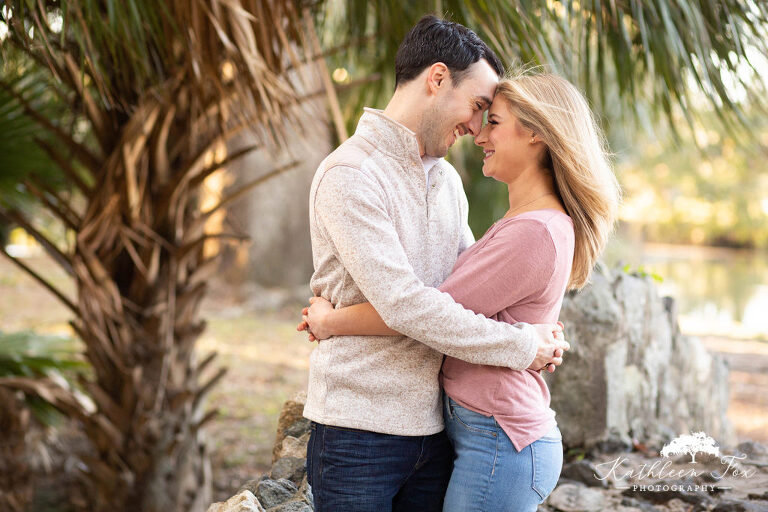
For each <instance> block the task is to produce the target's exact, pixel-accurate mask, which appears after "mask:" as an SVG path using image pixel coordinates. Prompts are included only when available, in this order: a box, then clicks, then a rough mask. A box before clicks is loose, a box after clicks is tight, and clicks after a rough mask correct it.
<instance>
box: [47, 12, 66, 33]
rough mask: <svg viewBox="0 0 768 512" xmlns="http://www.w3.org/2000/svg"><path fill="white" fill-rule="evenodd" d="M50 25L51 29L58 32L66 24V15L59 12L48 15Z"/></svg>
mask: <svg viewBox="0 0 768 512" xmlns="http://www.w3.org/2000/svg"><path fill="white" fill-rule="evenodd" d="M48 25H50V27H51V31H52V32H53V33H54V34H58V33H60V32H61V29H62V27H63V26H64V17H63V16H62V15H61V13H59V12H54V13H50V14H49V15H48Z"/></svg>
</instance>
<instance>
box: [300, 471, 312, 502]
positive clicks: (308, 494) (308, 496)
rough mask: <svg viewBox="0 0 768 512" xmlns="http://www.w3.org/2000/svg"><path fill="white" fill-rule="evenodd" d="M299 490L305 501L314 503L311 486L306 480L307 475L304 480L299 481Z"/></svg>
mask: <svg viewBox="0 0 768 512" xmlns="http://www.w3.org/2000/svg"><path fill="white" fill-rule="evenodd" d="M299 492H300V493H301V495H302V496H303V498H304V500H305V501H306V502H307V503H310V504H314V502H315V501H314V498H313V496H312V486H311V485H309V482H307V477H306V476H305V477H304V480H302V482H301V487H299Z"/></svg>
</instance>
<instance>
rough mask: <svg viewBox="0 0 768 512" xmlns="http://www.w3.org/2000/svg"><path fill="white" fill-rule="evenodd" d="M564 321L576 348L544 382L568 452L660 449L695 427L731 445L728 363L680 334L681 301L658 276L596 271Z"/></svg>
mask: <svg viewBox="0 0 768 512" xmlns="http://www.w3.org/2000/svg"><path fill="white" fill-rule="evenodd" d="M560 319H561V320H562V321H563V322H564V323H565V328H566V337H567V339H568V340H569V341H570V343H571V350H570V351H568V352H567V353H566V357H565V362H564V363H563V365H562V366H561V367H560V368H558V370H557V371H556V372H555V373H554V374H552V375H547V376H546V377H545V378H546V379H547V381H548V384H549V387H550V390H551V392H552V408H553V409H554V410H555V411H556V412H557V420H558V424H559V426H560V430H561V431H562V433H563V441H564V444H565V445H566V446H567V447H584V448H587V449H592V448H598V449H600V448H602V449H605V448H606V447H607V448H608V449H611V448H613V449H622V448H624V449H629V448H631V447H632V443H633V439H634V440H636V441H639V442H642V443H646V444H649V445H651V446H654V447H660V445H661V444H663V443H665V442H667V441H669V440H670V439H671V438H673V437H675V436H677V435H679V434H683V433H688V432H691V431H704V432H706V433H707V434H708V435H710V436H711V437H714V438H715V439H717V440H718V441H720V442H721V443H727V444H730V443H732V442H733V440H734V435H733V429H732V427H731V425H730V423H729V422H728V420H727V419H726V411H727V409H728V367H727V364H726V362H725V360H724V359H723V358H722V357H720V356H718V355H714V354H710V353H709V352H708V351H707V350H706V348H705V347H704V345H703V344H702V343H701V342H700V340H698V339H697V338H693V337H689V336H684V335H682V334H681V333H680V330H679V328H678V324H677V316H676V311H675V304H674V300H672V299H671V298H669V297H663V298H662V297H660V296H659V295H658V291H657V287H656V286H655V284H654V282H653V281H652V279H650V278H649V277H642V276H635V275H630V274H627V273H625V272H620V271H614V272H609V271H606V270H604V269H602V270H600V271H596V272H595V273H594V274H593V277H592V283H591V284H590V285H588V286H587V287H586V288H585V289H583V290H582V291H581V292H579V293H572V294H569V295H567V296H566V298H565V300H564V302H563V308H562V312H561V314H560Z"/></svg>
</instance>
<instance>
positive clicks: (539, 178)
mask: <svg viewBox="0 0 768 512" xmlns="http://www.w3.org/2000/svg"><path fill="white" fill-rule="evenodd" d="M507 188H508V190H509V209H508V210H507V213H506V214H505V215H504V217H505V218H507V217H514V216H516V215H520V214H521V213H525V212H529V211H533V210H542V209H550V208H551V209H554V210H559V211H561V212H564V213H565V209H564V208H563V205H562V203H561V202H560V198H559V197H558V195H557V191H556V190H555V184H554V181H553V180H552V177H551V176H550V174H549V172H548V171H546V170H544V169H532V170H530V171H528V172H525V173H522V174H521V175H520V177H519V178H518V179H517V180H515V181H514V182H512V183H508V184H507Z"/></svg>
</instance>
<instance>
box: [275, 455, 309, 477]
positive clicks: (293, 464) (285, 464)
mask: <svg viewBox="0 0 768 512" xmlns="http://www.w3.org/2000/svg"><path fill="white" fill-rule="evenodd" d="M306 463H307V460H306V456H305V457H303V458H299V457H284V458H282V459H280V460H278V461H277V462H275V463H274V464H273V465H272V472H271V473H270V476H271V477H272V478H273V479H275V480H280V479H281V478H284V479H286V480H290V481H291V482H293V483H295V484H298V483H299V482H301V479H302V478H304V475H305V474H306V472H307V465H306Z"/></svg>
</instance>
